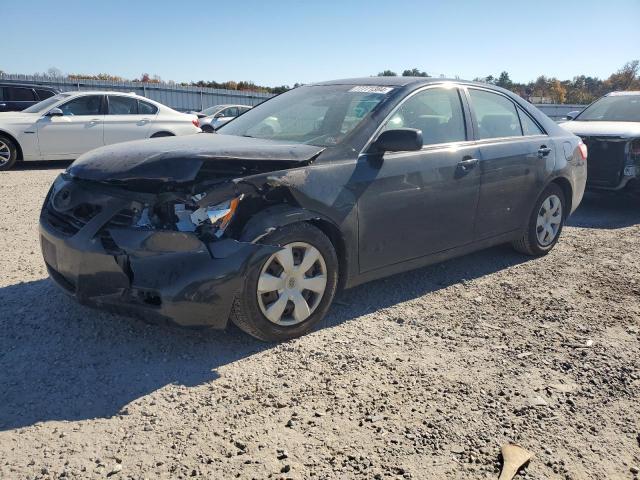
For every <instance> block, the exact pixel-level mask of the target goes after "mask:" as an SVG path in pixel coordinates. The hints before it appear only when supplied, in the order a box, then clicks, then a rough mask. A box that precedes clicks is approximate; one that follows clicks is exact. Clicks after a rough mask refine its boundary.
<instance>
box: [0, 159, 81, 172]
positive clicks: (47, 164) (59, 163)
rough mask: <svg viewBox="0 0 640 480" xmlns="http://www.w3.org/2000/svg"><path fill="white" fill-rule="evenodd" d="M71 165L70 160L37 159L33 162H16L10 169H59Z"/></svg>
mask: <svg viewBox="0 0 640 480" xmlns="http://www.w3.org/2000/svg"><path fill="white" fill-rule="evenodd" d="M69 165H71V161H70V160H38V161H35V162H18V163H17V164H16V165H15V166H14V167H13V168H12V170H23V171H24V170H59V169H61V168H67V167H68V166H69Z"/></svg>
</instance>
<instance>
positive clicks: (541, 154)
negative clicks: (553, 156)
mask: <svg viewBox="0 0 640 480" xmlns="http://www.w3.org/2000/svg"><path fill="white" fill-rule="evenodd" d="M550 153H551V149H550V148H549V147H547V146H546V145H542V146H541V147H540V148H539V149H538V157H540V158H542V157H546V156H547V155H549V154H550Z"/></svg>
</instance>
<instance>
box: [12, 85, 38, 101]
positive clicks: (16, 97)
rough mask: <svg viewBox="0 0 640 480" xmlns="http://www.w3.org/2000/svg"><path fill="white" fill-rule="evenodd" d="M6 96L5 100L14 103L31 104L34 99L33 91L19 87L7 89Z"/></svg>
mask: <svg viewBox="0 0 640 480" xmlns="http://www.w3.org/2000/svg"><path fill="white" fill-rule="evenodd" d="M7 96H8V97H9V98H7V100H11V101H14V102H33V101H35V99H36V98H35V96H34V95H33V90H31V89H30V88H21V87H7Z"/></svg>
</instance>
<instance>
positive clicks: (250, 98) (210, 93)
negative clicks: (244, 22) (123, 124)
mask: <svg viewBox="0 0 640 480" xmlns="http://www.w3.org/2000/svg"><path fill="white" fill-rule="evenodd" d="M0 80H1V81H3V82H14V83H28V84H39V85H48V86H51V87H54V88H57V89H58V90H60V91H63V92H66V91H70V90H112V91H113V90H115V91H124V92H134V93H137V94H138V95H142V96H143V97H147V98H150V99H151V100H155V101H157V102H160V103H162V104H164V105H167V106H168V107H171V108H173V109H175V110H179V111H181V112H188V111H192V110H194V111H201V110H204V109H205V108H207V107H211V106H213V105H221V104H225V103H232V104H238V105H251V106H254V105H257V104H259V103H261V102H264V101H265V100H266V99H267V98H270V97H272V96H273V95H272V94H270V93H261V92H249V91H241V90H222V89H218V88H206V87H184V86H181V85H174V84H170V83H146V82H144V83H143V82H113V81H107V80H70V79H68V78H51V77H41V76H37V75H10V74H0ZM536 107H538V108H539V109H540V110H542V111H543V112H544V113H545V114H546V115H548V116H549V117H551V118H552V119H554V120H561V119H564V118H565V117H566V116H567V113H569V112H572V111H574V110H582V109H583V108H584V107H585V105H556V104H548V103H545V104H536Z"/></svg>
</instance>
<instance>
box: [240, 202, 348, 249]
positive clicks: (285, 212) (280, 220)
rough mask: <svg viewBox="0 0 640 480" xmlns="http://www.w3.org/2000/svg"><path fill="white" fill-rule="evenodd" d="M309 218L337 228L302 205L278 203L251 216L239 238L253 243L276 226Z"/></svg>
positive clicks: (279, 226) (327, 219) (280, 226)
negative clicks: (325, 222)
mask: <svg viewBox="0 0 640 480" xmlns="http://www.w3.org/2000/svg"><path fill="white" fill-rule="evenodd" d="M309 220H325V221H327V222H330V223H331V224H333V225H334V226H335V227H336V228H338V226H337V225H336V224H335V222H334V221H333V220H331V219H330V218H327V217H326V216H325V215H322V214H320V213H317V212H313V211H311V210H307V209H306V208H302V207H296V206H293V205H287V204H279V205H274V206H272V207H268V208H265V209H264V210H262V211H261V212H259V213H257V214H256V215H254V216H253V217H251V218H250V219H249V221H248V222H247V223H246V225H245V226H244V228H243V230H242V233H241V234H240V239H239V240H240V241H241V242H251V243H255V242H257V241H259V240H260V239H261V238H262V237H264V236H265V235H268V234H269V233H271V232H272V231H274V230H276V229H278V228H282V227H285V226H287V225H291V224H293V223H298V222H306V221H309Z"/></svg>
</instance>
